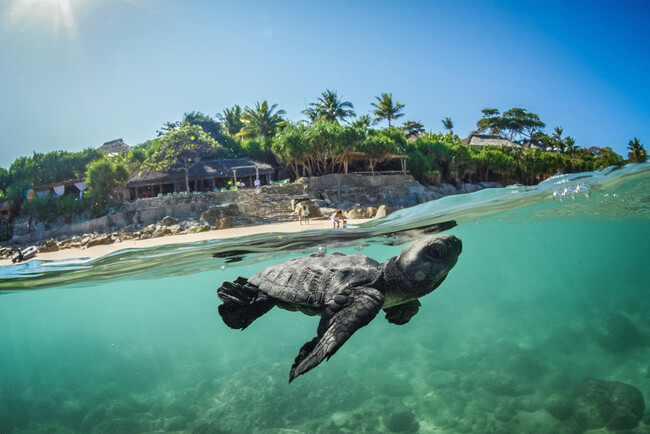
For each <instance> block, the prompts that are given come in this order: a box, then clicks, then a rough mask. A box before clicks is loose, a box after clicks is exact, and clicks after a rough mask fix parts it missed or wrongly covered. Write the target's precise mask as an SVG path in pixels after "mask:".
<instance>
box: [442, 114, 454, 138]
mask: <svg viewBox="0 0 650 434" xmlns="http://www.w3.org/2000/svg"><path fill="white" fill-rule="evenodd" d="M442 125H443V126H444V127H445V128H446V129H448V130H449V135H450V136H453V135H454V131H453V130H454V122H453V121H452V120H451V118H444V119H443V120H442Z"/></svg>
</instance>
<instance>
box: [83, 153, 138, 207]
mask: <svg viewBox="0 0 650 434" xmlns="http://www.w3.org/2000/svg"><path fill="white" fill-rule="evenodd" d="M128 179H129V170H128V168H127V167H126V164H124V163H121V162H114V161H112V160H111V159H109V158H102V159H100V160H95V161H93V162H92V163H90V164H89V165H88V169H87V172H86V182H87V183H88V185H89V186H90V189H91V191H92V193H93V195H94V196H95V197H96V198H97V200H98V204H99V205H100V209H101V207H103V205H104V204H105V203H106V202H107V199H108V198H109V197H111V196H113V195H114V192H115V188H116V187H118V186H120V185H123V184H124V183H125V182H126V181H127V180H128Z"/></svg>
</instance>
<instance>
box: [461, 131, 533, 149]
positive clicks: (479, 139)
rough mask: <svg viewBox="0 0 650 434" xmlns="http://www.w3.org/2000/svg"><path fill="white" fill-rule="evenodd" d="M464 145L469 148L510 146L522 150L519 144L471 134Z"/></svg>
mask: <svg viewBox="0 0 650 434" xmlns="http://www.w3.org/2000/svg"><path fill="white" fill-rule="evenodd" d="M463 143H464V144H466V145H469V146H508V147H510V148H521V145H520V144H518V143H515V142H513V141H510V140H508V139H504V138H503V137H501V136H494V135H491V134H470V135H469V136H468V137H467V138H466V139H465V140H463Z"/></svg>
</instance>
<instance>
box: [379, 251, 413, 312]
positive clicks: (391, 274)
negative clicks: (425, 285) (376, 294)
mask: <svg viewBox="0 0 650 434" xmlns="http://www.w3.org/2000/svg"><path fill="white" fill-rule="evenodd" d="M372 286H373V288H377V289H378V290H380V291H381V292H382V294H384V297H385V302H384V305H385V306H386V305H388V306H392V305H396V304H400V303H403V302H406V301H408V300H410V299H412V298H413V297H412V296H411V294H412V293H413V287H412V285H411V283H410V282H409V280H408V279H407V278H406V276H405V275H404V272H403V271H402V268H401V267H400V266H399V265H398V264H397V257H396V256H393V257H392V258H390V259H389V260H388V261H386V264H385V265H384V268H383V270H381V274H380V275H379V277H378V278H377V279H376V280H375V284H374V285H372Z"/></svg>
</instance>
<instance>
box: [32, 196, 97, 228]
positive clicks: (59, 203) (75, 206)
mask: <svg viewBox="0 0 650 434" xmlns="http://www.w3.org/2000/svg"><path fill="white" fill-rule="evenodd" d="M93 203H94V201H93V200H92V198H90V197H82V198H79V197H77V196H75V195H73V194H68V195H66V196H63V197H59V198H56V197H51V196H47V197H44V198H39V197H36V198H34V199H32V200H26V201H24V202H23V204H22V205H21V207H20V214H21V215H22V216H24V217H32V218H36V219H38V220H41V221H46V222H53V221H55V220H56V219H58V218H59V217H70V216H72V215H75V214H81V213H83V212H84V211H88V210H90V209H91V208H92V206H93Z"/></svg>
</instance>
